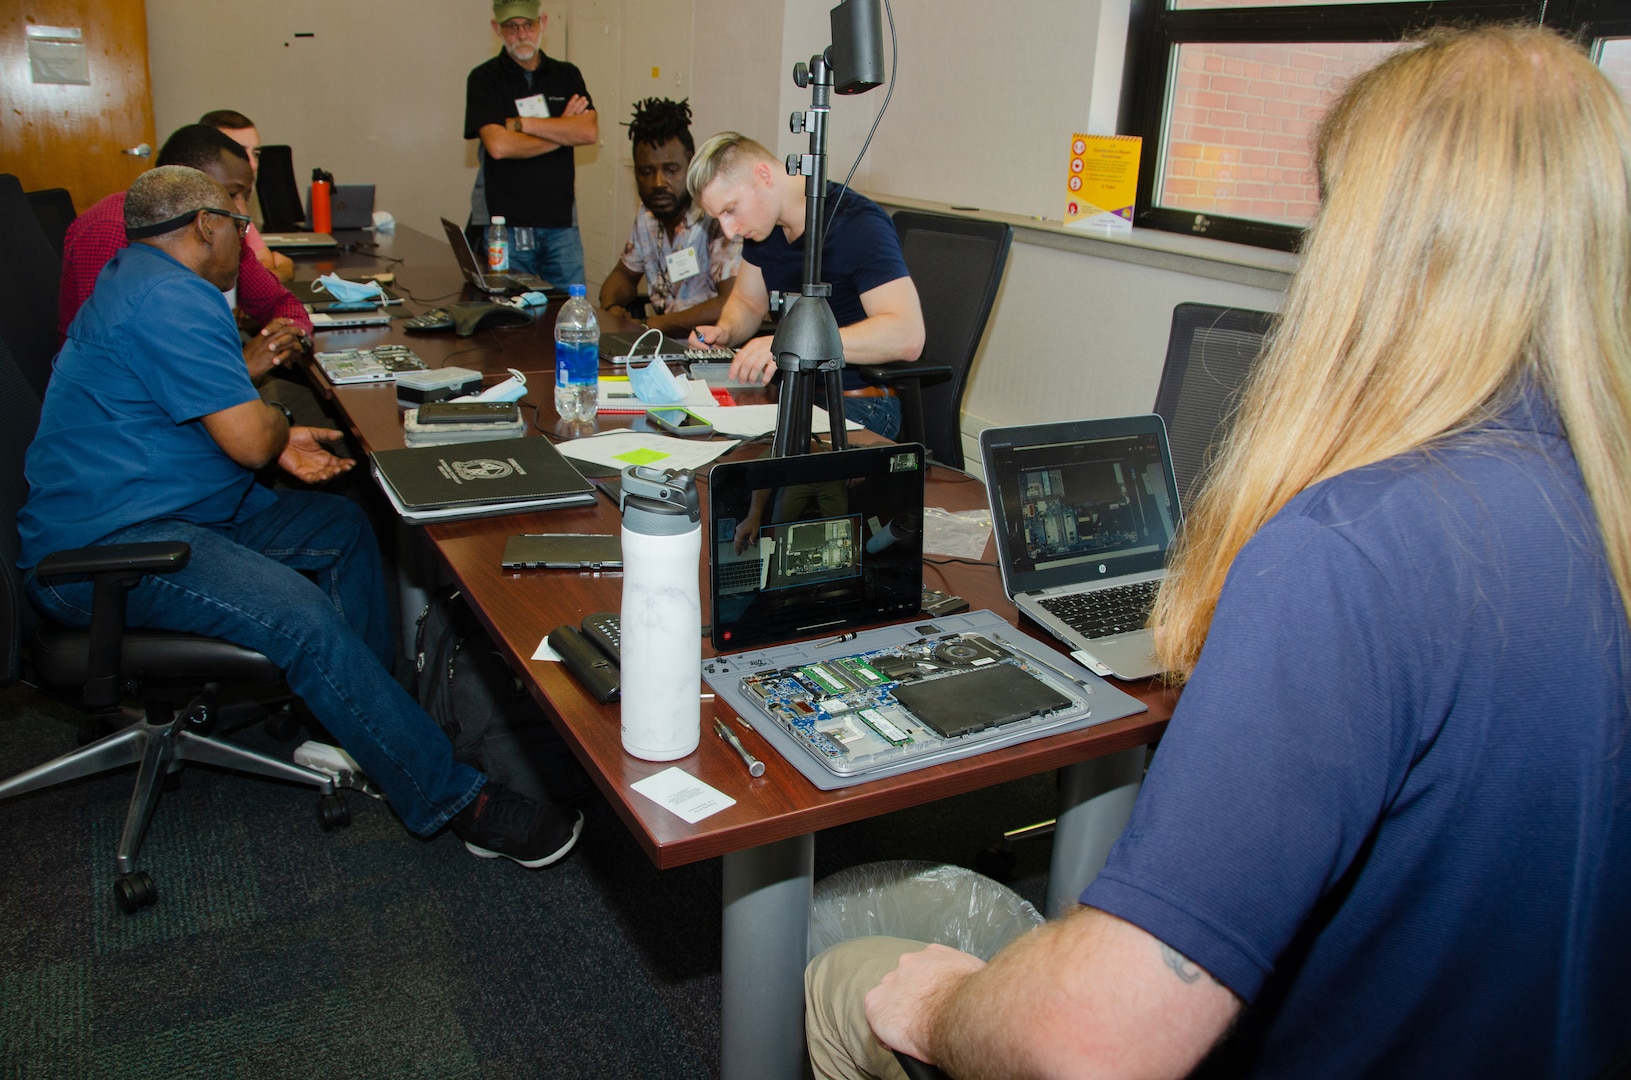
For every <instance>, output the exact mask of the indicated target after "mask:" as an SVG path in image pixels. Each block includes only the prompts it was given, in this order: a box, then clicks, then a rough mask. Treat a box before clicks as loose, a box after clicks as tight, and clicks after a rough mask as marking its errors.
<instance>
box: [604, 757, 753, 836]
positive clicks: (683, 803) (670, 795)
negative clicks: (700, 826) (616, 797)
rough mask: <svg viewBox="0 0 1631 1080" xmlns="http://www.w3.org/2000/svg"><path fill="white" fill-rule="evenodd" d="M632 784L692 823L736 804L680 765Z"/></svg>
mask: <svg viewBox="0 0 1631 1080" xmlns="http://www.w3.org/2000/svg"><path fill="white" fill-rule="evenodd" d="M629 787H631V788H633V789H634V790H635V791H638V792H639V793H640V794H642V795H644V796H645V797H646V798H648V799H650V800H651V801H652V802H654V803H656V804H657V805H658V806H661V807H662V808H663V809H664V810H668V811H670V812H671V813H674V814H677V815H679V816H680V817H682V818H684V819H685V820H686V821H688V822H690V823H691V824H692V825H695V824H696V823H697V822H699V821H701V820H702V819H703V818H705V817H709V816H711V815H713V814H717V813H719V812H720V811H721V810H724V809H726V808H727V807H732V806H735V805H736V800H735V799H733V798H731V797H730V796H729V795H727V794H725V793H724V792H723V791H720V790H719V789H718V788H712V787H709V786H708V785H707V784H704V783H703V782H702V781H701V780H698V779H697V778H696V777H694V776H692V775H691V774H690V773H688V772H686V771H685V770H684V769H682V768H680V767H679V766H678V765H676V766H674V767H673V768H671V769H664V770H663V771H662V772H660V773H657V774H656V775H654V776H648V777H646V778H645V779H644V780H637V781H635V782H634V783H632V784H630V785H629Z"/></svg>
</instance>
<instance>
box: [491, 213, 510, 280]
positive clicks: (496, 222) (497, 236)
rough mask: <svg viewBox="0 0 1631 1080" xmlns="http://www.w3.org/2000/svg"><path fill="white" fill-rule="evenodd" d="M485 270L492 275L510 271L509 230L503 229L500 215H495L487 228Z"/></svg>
mask: <svg viewBox="0 0 1631 1080" xmlns="http://www.w3.org/2000/svg"><path fill="white" fill-rule="evenodd" d="M487 269H488V271H489V272H491V273H494V274H503V273H506V272H508V271H509V269H510V230H509V229H508V228H506V227H505V225H504V215H502V214H499V215H496V216H495V217H494V218H493V223H492V224H491V225H489V226H487Z"/></svg>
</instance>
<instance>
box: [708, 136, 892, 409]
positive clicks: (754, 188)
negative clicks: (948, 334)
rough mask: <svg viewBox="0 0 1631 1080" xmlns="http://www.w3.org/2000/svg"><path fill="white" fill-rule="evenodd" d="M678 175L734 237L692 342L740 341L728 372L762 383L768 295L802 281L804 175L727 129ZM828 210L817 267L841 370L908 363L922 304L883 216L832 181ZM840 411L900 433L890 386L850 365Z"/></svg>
mask: <svg viewBox="0 0 1631 1080" xmlns="http://www.w3.org/2000/svg"><path fill="white" fill-rule="evenodd" d="M686 181H687V186H689V188H690V189H691V197H692V198H694V199H695V200H696V201H697V202H698V204H700V205H701V206H702V209H703V210H704V211H705V212H706V213H708V214H711V215H713V216H714V217H716V218H718V219H719V224H720V227H721V228H722V229H724V230H725V235H726V236H728V237H730V238H732V239H740V240H741V241H742V267H741V269H740V270H739V271H738V272H737V275H736V286H735V288H733V289H732V290H731V295H730V299H728V300H726V301H725V307H724V310H723V311H721V312H720V315H719V321H718V322H717V323H714V324H712V325H703V326H698V327H697V328H696V330H695V331H693V332H692V338H693V339H694V342H695V343H696V344H700V345H734V346H739V348H738V350H737V353H736V359H735V360H734V361H732V362H731V377H732V378H735V379H740V380H742V381H743V382H756V383H767V382H769V381H770V379H771V377H772V376H773V375H775V374H776V357H775V356H774V355H773V354H772V353H771V351H770V345H771V340H772V339H771V338H769V337H764V336H759V337H756V336H755V335H756V334H758V332H759V325H760V323H762V322H763V321H764V317H765V315H766V313H767V312H769V310H770V293H771V292H772V291H777V292H781V293H783V294H791V295H794V296H796V295H798V292H799V289H800V288H801V287H802V285H803V283H804V243H803V239H804V180H803V179H802V178H800V177H797V176H789V175H787V171H786V170H785V169H784V168H783V167H782V163H781V162H779V161H777V160H776V159H775V157H773V156H772V155H771V153H770V151H769V150H766V149H765V148H764V147H763V146H760V145H759V144H758V143H756V142H754V141H753V140H752V139H750V138H748V137H747V136H745V135H738V134H737V133H735V132H733V131H727V132H725V133H723V134H720V135H715V136H714V137H713V138H711V139H709V140H708V141H707V142H705V143H703V144H702V147H701V149H699V150H698V151H697V154H696V157H695V158H693V159H692V161H691V170H690V173H689V175H688V176H687V177H686ZM841 195H842V198H840V196H841ZM827 212H828V214H829V215H830V216H829V220H828V223H827V236H826V240H825V242H824V243H823V244H822V247H821V271H822V277H823V278H825V279H826V281H827V282H828V283H829V284H831V286H832V296H831V297H830V298H829V302H830V303H831V305H832V312H833V315H834V317H835V318H837V320H838V327H839V330H838V333H839V337H840V338H841V339H842V340H843V343H844V364H845V366H846V368H847V367H850V366H853V365H855V364H886V363H888V362H889V361H891V360H916V359H917V358H918V356H919V354H921V353H922V352H923V309H922V307H921V305H920V304H919V303H918V298H917V287H916V286H915V285H913V284H912V279H911V276H910V275H909V274H908V272H907V270H906V260H905V258H904V257H902V255H901V250H900V239H899V237H897V236H896V235H895V226H894V224H893V223H892V222H891V221H890V220H889V215H888V214H887V213H885V212H884V209H883V207H881V206H879V205H878V204H877V203H875V202H873V201H872V200H871V199H868V198H867V197H866V196H864V195H861V194H860V193H858V192H855V191H849V190H846V189H845V188H843V187H842V186H840V185H838V184H833V183H829V184H828V185H827ZM829 408H830V406H829ZM844 415H845V416H847V417H849V418H850V419H851V420H855V421H857V422H859V423H861V424H863V425H865V426H866V427H867V428H869V429H871V430H872V431H876V432H877V433H878V434H880V435H883V436H885V437H886V438H894V437H895V436H896V435H898V434H900V423H901V410H900V402H899V401H898V400H896V398H895V396H894V391H892V390H889V389H887V388H885V387H879V386H866V385H865V384H863V383H862V382H861V377H860V376H859V375H857V374H856V373H855V372H853V371H848V370H846V371H845V372H844Z"/></svg>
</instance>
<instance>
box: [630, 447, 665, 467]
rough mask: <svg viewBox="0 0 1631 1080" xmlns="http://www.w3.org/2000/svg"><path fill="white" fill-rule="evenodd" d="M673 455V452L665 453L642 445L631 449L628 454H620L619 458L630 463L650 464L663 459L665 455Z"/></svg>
mask: <svg viewBox="0 0 1631 1080" xmlns="http://www.w3.org/2000/svg"><path fill="white" fill-rule="evenodd" d="M672 456H673V455H672V454H665V453H663V452H662V451H661V450H652V449H650V448H649V447H644V446H642V447H638V448H637V449H634V450H630V451H629V452H628V453H626V454H618V455H617V460H619V461H626V462H628V463H629V464H630V465H650V464H651V463H652V462H654V461H661V460H662V459H663V458H665V457H672Z"/></svg>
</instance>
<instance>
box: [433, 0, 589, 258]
mask: <svg viewBox="0 0 1631 1080" xmlns="http://www.w3.org/2000/svg"><path fill="white" fill-rule="evenodd" d="M545 21H546V20H545V18H544V16H543V14H542V12H541V10H540V4H539V0H494V3H493V22H492V25H493V32H494V33H496V34H498V35H499V36H500V37H501V38H502V39H503V41H504V48H503V50H502V51H501V52H499V54H498V55H497V56H495V57H493V58H492V59H491V60H489V61H487V62H486V63H484V64H481V65H480V66H478V67H476V68H475V69H474V70H472V71H471V72H470V77H469V79H468V80H467V81H466V84H465V99H464V137H465V138H467V139H480V140H481V149H482V153H483V156H484V158H485V160H484V162H483V166H482V179H483V181H484V187H485V193H486V201H487V211H488V213H489V214H491V215H492V216H493V217H502V218H504V221H505V224H506V225H507V226H508V227H509V230H510V266H511V269H512V270H514V271H516V272H518V273H530V274H537V275H538V276H539V277H542V278H545V279H546V280H548V281H550V282H551V283H553V284H556V285H560V286H563V287H564V286H566V285H571V284H574V283H581V282H583V241H582V240H581V239H579V237H578V227H577V208H576V204H575V200H574V194H573V181H574V179H575V163H574V161H573V158H572V148H573V147H574V146H587V145H590V144H592V143H594V142H595V141H596V140H598V139H599V138H600V121H599V119H598V118H597V115H596V113H595V107H594V104H593V103H592V102H591V101H590V100H589V90H588V88H587V87H586V86H585V85H584V82H583V76H582V75H581V74H580V73H579V72H578V69H577V68H576V67H574V66H573V65H571V64H569V63H567V62H566V61H564V60H556V59H553V58H551V57H548V56H545V55H544V52H543V49H542V48H541V47H540V45H539V41H540V39H541V38H542V37H543V33H544V23H545ZM518 228H526V229H531V230H533V234H534V236H535V238H536V248H535V249H534V252H533V253H531V254H528V253H526V252H524V251H517V248H516V243H515V231H516V230H517V229H518Z"/></svg>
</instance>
